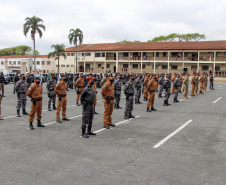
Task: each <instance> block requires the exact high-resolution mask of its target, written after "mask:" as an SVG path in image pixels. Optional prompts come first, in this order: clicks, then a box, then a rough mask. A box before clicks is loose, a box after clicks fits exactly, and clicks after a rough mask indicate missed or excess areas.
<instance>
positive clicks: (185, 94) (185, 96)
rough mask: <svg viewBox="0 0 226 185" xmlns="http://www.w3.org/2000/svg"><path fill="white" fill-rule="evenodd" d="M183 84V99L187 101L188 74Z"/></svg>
mask: <svg viewBox="0 0 226 185" xmlns="http://www.w3.org/2000/svg"><path fill="white" fill-rule="evenodd" d="M183 84H184V94H183V98H184V99H188V85H189V74H188V73H187V74H186V75H185V78H184V82H183Z"/></svg>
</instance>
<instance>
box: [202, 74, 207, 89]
mask: <svg viewBox="0 0 226 185" xmlns="http://www.w3.org/2000/svg"><path fill="white" fill-rule="evenodd" d="M207 84H208V74H207V73H206V72H205V73H204V83H203V92H206V88H207Z"/></svg>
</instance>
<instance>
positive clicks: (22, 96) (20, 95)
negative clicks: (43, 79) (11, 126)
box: [15, 80, 27, 113]
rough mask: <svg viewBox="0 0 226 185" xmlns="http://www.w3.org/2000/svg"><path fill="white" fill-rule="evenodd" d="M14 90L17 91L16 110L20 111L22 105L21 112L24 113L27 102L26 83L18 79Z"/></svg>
mask: <svg viewBox="0 0 226 185" xmlns="http://www.w3.org/2000/svg"><path fill="white" fill-rule="evenodd" d="M15 91H16V93H17V106H16V110H17V111H20V107H21V105H22V109H23V113H25V112H26V111H25V108H26V104H27V95H26V93H27V84H26V82H23V81H22V80H20V81H18V82H17V83H16V86H15Z"/></svg>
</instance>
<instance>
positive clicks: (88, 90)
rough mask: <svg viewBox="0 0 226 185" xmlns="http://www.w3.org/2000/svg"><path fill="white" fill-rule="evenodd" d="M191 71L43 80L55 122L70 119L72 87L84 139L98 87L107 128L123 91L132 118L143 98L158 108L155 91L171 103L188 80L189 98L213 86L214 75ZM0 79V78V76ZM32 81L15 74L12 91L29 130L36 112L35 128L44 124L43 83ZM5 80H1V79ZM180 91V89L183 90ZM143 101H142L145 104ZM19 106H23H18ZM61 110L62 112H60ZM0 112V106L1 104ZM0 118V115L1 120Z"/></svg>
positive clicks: (149, 108)
mask: <svg viewBox="0 0 226 185" xmlns="http://www.w3.org/2000/svg"><path fill="white" fill-rule="evenodd" d="M189 76H190V74H189V73H185V74H176V73H174V74H172V73H169V74H164V73H162V74H158V73H157V74H154V73H144V74H120V73H116V74H115V75H114V76H113V74H112V73H111V74H108V73H105V74H104V75H102V73H101V74H92V73H89V74H83V73H76V74H75V75H73V74H67V73H65V74H61V75H58V74H50V75H49V77H48V80H47V83H46V88H47V96H48V111H52V110H56V122H58V123H62V122H63V121H70V119H68V118H67V116H66V108H67V91H69V89H75V92H76V105H77V106H81V105H82V125H81V129H82V135H81V137H83V138H88V137H89V135H96V134H95V133H93V132H92V131H91V129H92V122H93V119H94V114H98V113H97V112H96V109H95V107H96V104H97V93H98V90H97V89H98V88H101V95H102V102H103V103H104V115H103V127H104V128H105V129H110V127H114V126H115V125H114V124H113V122H112V114H113V110H114V109H121V108H122V107H120V100H121V95H122V90H123V94H124V95H125V99H126V104H125V110H124V119H130V118H135V116H134V115H133V107H134V103H135V104H136V105H139V104H142V102H141V97H142V94H143V101H144V102H145V101H146V112H149V113H150V112H152V111H157V109H156V108H155V107H154V103H155V94H156V93H157V97H158V98H159V99H161V98H163V106H169V105H170V104H169V98H170V95H173V103H179V102H180V101H179V100H178V94H179V93H183V99H187V98H188V89H189V83H191V86H192V88H191V97H194V96H197V95H199V94H204V93H205V92H206V91H207V90H206V89H207V85H208V81H209V85H210V89H211V90H212V89H214V78H213V76H212V74H210V76H209V77H208V74H207V73H206V72H204V73H202V74H201V75H200V74H199V73H196V72H194V73H193V75H192V76H191V77H190V78H189ZM0 80H2V81H3V79H1V76H0ZM33 81H34V83H33V84H32V79H31V78H30V75H29V74H27V75H26V76H25V75H24V74H21V75H20V76H19V75H18V74H16V75H15V78H14V88H13V93H16V95H17V106H16V111H17V117H20V116H21V115H20V110H22V114H23V115H29V118H28V121H29V129H30V130H34V126H33V121H34V118H35V115H36V120H37V127H45V125H43V124H42V123H41V118H42V115H41V114H42V97H43V84H41V79H40V78H39V77H36V78H35V79H34V80H33ZM2 83H4V81H3V82H2ZM0 88H1V90H2V93H1V94H0V102H1V100H2V97H4V88H2V84H1V87H0ZM182 90H183V92H182ZM27 97H29V98H30V99H31V102H32V104H31V108H30V113H29V114H28V113H27V112H26V104H27ZM144 102H143V103H144ZM21 107H22V109H21ZM60 112H61V114H62V115H60ZM0 114H1V107H0ZM2 119H3V118H2V117H1V115H0V120H2Z"/></svg>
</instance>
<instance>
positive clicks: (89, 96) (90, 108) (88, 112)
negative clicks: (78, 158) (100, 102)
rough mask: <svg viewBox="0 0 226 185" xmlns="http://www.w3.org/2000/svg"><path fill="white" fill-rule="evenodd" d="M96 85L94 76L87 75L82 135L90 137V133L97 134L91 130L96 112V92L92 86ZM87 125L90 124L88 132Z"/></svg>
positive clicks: (82, 99) (84, 91)
mask: <svg viewBox="0 0 226 185" xmlns="http://www.w3.org/2000/svg"><path fill="white" fill-rule="evenodd" d="M93 85H94V82H93V78H92V77H87V86H86V87H85V88H84V89H83V91H82V94H81V102H82V105H83V107H82V135H81V136H82V137H84V138H88V137H89V136H88V135H96V134H95V133H93V132H91V128H92V123H93V114H94V100H95V96H96V92H95V91H94V89H93V88H92V86H93ZM86 125H88V129H87V133H86Z"/></svg>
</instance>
